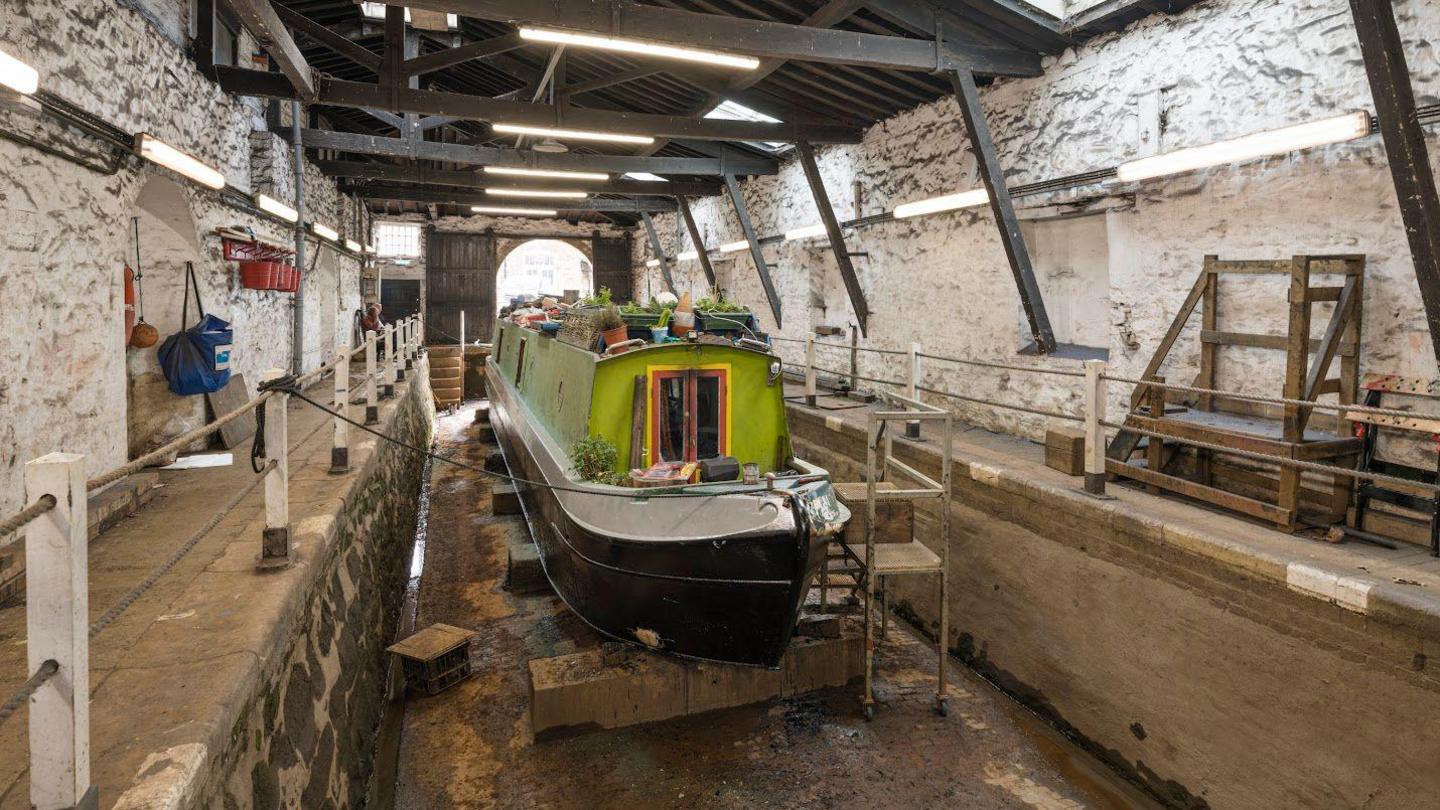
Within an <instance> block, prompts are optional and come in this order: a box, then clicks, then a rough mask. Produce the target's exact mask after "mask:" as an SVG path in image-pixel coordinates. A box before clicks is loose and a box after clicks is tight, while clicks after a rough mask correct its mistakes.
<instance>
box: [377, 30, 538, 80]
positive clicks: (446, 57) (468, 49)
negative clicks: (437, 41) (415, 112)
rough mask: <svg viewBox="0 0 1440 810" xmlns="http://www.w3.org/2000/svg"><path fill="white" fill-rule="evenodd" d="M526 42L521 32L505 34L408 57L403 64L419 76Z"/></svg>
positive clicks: (406, 68) (512, 48) (503, 50)
mask: <svg viewBox="0 0 1440 810" xmlns="http://www.w3.org/2000/svg"><path fill="white" fill-rule="evenodd" d="M524 44H525V41H524V40H522V39H520V35H519V34H504V35H502V36H498V37H491V38H490V39H482V40H480V41H478V42H469V43H466V44H464V45H460V46H457V47H454V48H446V49H444V50H439V51H435V52H434V53H427V54H425V55H423V56H417V57H415V58H413V59H406V60H405V63H404V64H403V65H402V66H401V68H402V69H403V70H404V72H405V73H406V74H408V75H411V76H418V75H420V74H422V73H433V72H435V71H437V70H443V69H445V68H448V67H454V66H455V65H460V64H464V63H466V62H469V61H471V60H474V59H484V58H485V57H488V56H498V55H500V54H502V53H506V52H508V51H513V50H515V49H516V48H519V47H521V46H523V45H524Z"/></svg>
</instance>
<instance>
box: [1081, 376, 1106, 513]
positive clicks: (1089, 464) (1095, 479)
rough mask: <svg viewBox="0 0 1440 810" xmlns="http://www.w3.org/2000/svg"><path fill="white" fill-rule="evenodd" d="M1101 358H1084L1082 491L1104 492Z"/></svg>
mask: <svg viewBox="0 0 1440 810" xmlns="http://www.w3.org/2000/svg"><path fill="white" fill-rule="evenodd" d="M1103 421H1105V361H1104V360H1086V361H1085V491H1086V492H1089V493H1090V494H1092V495H1104V494H1105V426H1104V425H1102V424H1100V423H1101V422H1103Z"/></svg>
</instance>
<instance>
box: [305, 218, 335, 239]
mask: <svg viewBox="0 0 1440 810" xmlns="http://www.w3.org/2000/svg"><path fill="white" fill-rule="evenodd" d="M310 230H312V231H314V232H315V235H316V236H323V237H325V238H326V239H329V240H330V241H331V242H339V241H340V232H339V231H337V230H335V229H334V228H332V227H330V226H329V225H321V224H320V223H318V222H312V223H310Z"/></svg>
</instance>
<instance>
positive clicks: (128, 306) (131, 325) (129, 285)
mask: <svg viewBox="0 0 1440 810" xmlns="http://www.w3.org/2000/svg"><path fill="white" fill-rule="evenodd" d="M134 331H135V271H134V270H131V269H130V265H129V264H126V265H125V342H124V343H123V344H122V345H125V346H129V345H130V335H131V334H132V333H134Z"/></svg>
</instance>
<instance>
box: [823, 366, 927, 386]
mask: <svg viewBox="0 0 1440 810" xmlns="http://www.w3.org/2000/svg"><path fill="white" fill-rule="evenodd" d="M813 368H814V369H815V370H816V371H819V372H822V373H825V374H833V375H835V376H836V377H845V378H850V377H853V378H855V379H857V380H864V381H865V382H873V383H879V384H881V385H899V386H902V387H903V386H906V385H909V383H907V382H904V381H902V380H881V379H877V378H875V377H866V376H865V375H863V374H851V373H850V372H848V371H832V370H831V369H828V368H821V367H820V366H813Z"/></svg>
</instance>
